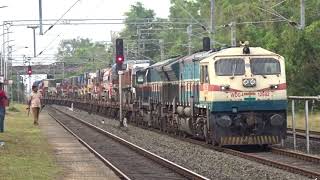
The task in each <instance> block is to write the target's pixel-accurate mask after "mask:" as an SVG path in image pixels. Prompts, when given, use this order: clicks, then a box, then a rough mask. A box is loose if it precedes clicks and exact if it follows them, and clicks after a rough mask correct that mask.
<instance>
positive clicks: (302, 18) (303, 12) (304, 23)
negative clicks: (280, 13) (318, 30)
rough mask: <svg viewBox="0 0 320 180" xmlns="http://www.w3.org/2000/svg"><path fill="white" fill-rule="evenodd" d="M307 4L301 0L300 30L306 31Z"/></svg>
mask: <svg viewBox="0 0 320 180" xmlns="http://www.w3.org/2000/svg"><path fill="white" fill-rule="evenodd" d="M305 9H306V7H305V3H304V0H300V16H301V17H300V28H301V29H304V28H305V26H306V19H305V18H306V17H305Z"/></svg>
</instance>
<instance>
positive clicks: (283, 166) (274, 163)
mask: <svg viewBox="0 0 320 180" xmlns="http://www.w3.org/2000/svg"><path fill="white" fill-rule="evenodd" d="M274 151H275V150H274ZM223 152H225V153H228V154H231V155H234V156H237V157H241V158H244V159H247V160H250V161H256V162H258V163H261V164H264V165H268V166H272V167H276V168H279V169H283V170H286V171H289V172H292V173H297V174H301V175H304V176H307V177H310V178H319V177H320V173H317V172H312V171H309V170H306V169H302V168H298V167H295V166H291V165H289V164H285V163H281V162H277V161H273V160H269V159H266V158H263V157H259V156H257V155H252V154H250V153H244V152H241V151H237V150H232V149H227V148H224V150H223ZM292 153H293V152H292ZM284 154H285V153H283V155H284ZM295 154H296V153H295ZM286 155H287V154H286ZM297 156H298V155H297Z"/></svg>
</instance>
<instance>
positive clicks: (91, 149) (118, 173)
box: [48, 112, 131, 180]
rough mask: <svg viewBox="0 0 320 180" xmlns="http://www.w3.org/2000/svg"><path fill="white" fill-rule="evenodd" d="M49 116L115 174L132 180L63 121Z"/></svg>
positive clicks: (124, 179) (126, 179)
mask: <svg viewBox="0 0 320 180" xmlns="http://www.w3.org/2000/svg"><path fill="white" fill-rule="evenodd" d="M48 114H49V115H50V116H51V117H52V118H53V119H54V120H55V121H57V122H58V123H59V124H60V125H61V126H62V127H63V128H64V129H66V130H67V131H68V132H69V133H70V134H72V135H73V136H74V137H75V138H76V139H77V140H78V141H79V142H80V143H81V144H83V145H84V146H85V147H86V148H88V149H89V151H91V152H92V153H93V154H94V155H95V156H96V157H98V158H99V159H100V160H101V161H102V162H103V163H104V164H105V165H106V166H108V167H109V168H111V169H112V170H113V172H114V173H115V174H116V175H117V176H118V177H119V178H120V179H123V180H131V179H130V178H129V177H128V176H127V175H126V174H125V173H123V172H122V171H121V170H120V169H118V168H117V167H116V166H114V165H113V164H112V163H111V162H110V161H108V160H107V159H106V158H104V157H103V156H102V155H101V154H100V153H98V152H97V151H96V150H94V149H93V148H92V147H91V146H90V145H89V144H87V143H86V142H85V141H84V140H83V139H82V138H80V137H79V136H78V135H76V134H75V133H74V132H72V130H71V129H69V128H68V127H67V126H65V125H64V124H63V123H62V122H61V121H59V120H58V119H57V118H56V117H55V116H54V115H53V114H52V113H50V112H48Z"/></svg>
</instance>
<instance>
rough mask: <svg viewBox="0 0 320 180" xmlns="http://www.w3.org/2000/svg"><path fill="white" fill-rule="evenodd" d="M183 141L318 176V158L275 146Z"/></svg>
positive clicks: (313, 176) (295, 171)
mask: <svg viewBox="0 0 320 180" xmlns="http://www.w3.org/2000/svg"><path fill="white" fill-rule="evenodd" d="M182 140H184V141H187V142H190V143H193V144H197V145H200V146H203V147H205V148H209V149H212V150H216V151H220V152H223V153H227V154H230V155H233V156H237V157H241V158H244V159H247V160H250V161H255V162H258V163H261V164H264V165H267V166H271V167H275V168H278V169H283V170H286V171H289V172H291V173H295V174H300V175H303V176H307V177H310V178H314V179H315V178H320V158H319V157H315V156H311V155H306V154H302V153H299V152H293V151H289V150H285V149H279V148H276V147H268V148H263V149H264V150H263V151H262V150H261V148H257V147H255V148H253V149H254V150H253V151H252V149H249V150H248V149H246V148H243V147H241V148H225V147H222V148H219V147H216V146H212V145H208V144H206V143H205V142H201V141H198V140H195V139H190V138H185V139H182Z"/></svg>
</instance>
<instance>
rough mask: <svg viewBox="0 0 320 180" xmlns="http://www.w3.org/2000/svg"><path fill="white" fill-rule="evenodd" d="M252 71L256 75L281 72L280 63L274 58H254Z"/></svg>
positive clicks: (251, 61) (251, 62)
mask: <svg viewBox="0 0 320 180" xmlns="http://www.w3.org/2000/svg"><path fill="white" fill-rule="evenodd" d="M250 64H251V72H252V74H255V75H272V74H280V63H279V61H278V60H276V59H274V58H252V59H251V60H250Z"/></svg>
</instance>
